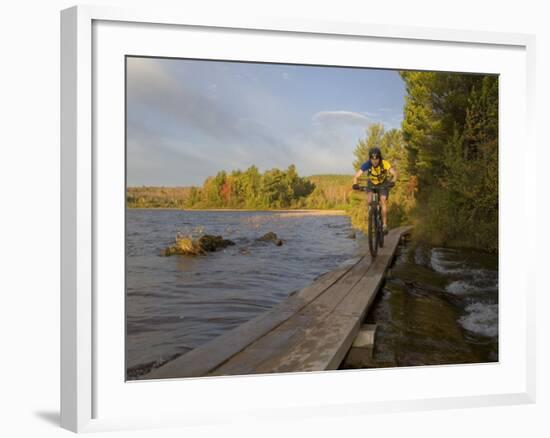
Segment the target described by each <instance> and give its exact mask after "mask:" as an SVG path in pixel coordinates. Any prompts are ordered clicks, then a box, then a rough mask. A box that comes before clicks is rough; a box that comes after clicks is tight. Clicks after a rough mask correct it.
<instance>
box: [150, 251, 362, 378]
mask: <svg viewBox="0 0 550 438" xmlns="http://www.w3.org/2000/svg"><path fill="white" fill-rule="evenodd" d="M363 259H364V257H361V258H358V259H357V260H358V263H359V264H360V263H361V262H362V261H363ZM356 266H357V263H356V264H354V265H349V266H348V265H346V266H343V267H341V268H338V269H336V270H334V271H331V272H328V273H326V274H324V275H322V276H321V277H319V278H318V279H317V280H316V281H315V282H314V283H312V284H310V285H308V286H306V287H305V288H303V289H301V290H300V291H299V292H297V293H295V294H292V295H291V296H290V297H289V298H287V299H286V300H285V301H283V302H282V303H280V304H278V305H277V306H275V307H274V308H273V309H271V310H270V311H268V312H266V313H264V314H262V315H260V316H258V317H256V318H254V319H252V320H250V321H248V322H246V323H244V324H242V325H240V326H238V327H236V328H235V329H233V330H231V331H229V332H227V333H225V334H223V335H221V336H219V337H217V338H215V339H213V340H212V341H210V342H208V343H206V344H205V345H203V346H201V347H198V348H195V349H193V350H191V351H190V352H188V353H186V354H184V355H182V356H180V357H178V358H176V359H174V360H172V361H170V362H168V363H166V364H164V365H163V366H161V367H159V368H157V369H154V370H152V371H151V372H150V373H148V374H147V375H145V376H144V378H145V379H165V378H176V377H197V376H203V375H205V374H207V373H208V372H209V371H210V370H212V369H214V368H216V367H217V366H219V365H220V364H222V363H223V362H225V361H226V360H228V359H229V358H230V357H232V356H233V355H235V354H236V353H238V352H239V351H241V350H242V349H243V348H245V347H246V346H248V345H250V344H251V343H252V342H254V341H255V340H256V339H258V338H260V337H261V336H263V335H264V334H266V333H268V332H269V331H271V330H273V329H274V328H275V327H277V326H278V325H280V324H281V323H283V322H284V321H286V320H287V319H288V318H290V317H291V316H292V315H294V314H295V313H296V312H298V311H300V309H302V308H303V307H305V306H306V305H307V304H309V303H310V302H311V301H312V300H314V299H315V298H317V297H318V296H319V295H320V294H322V293H323V292H324V291H325V290H326V289H327V288H329V287H330V286H332V285H333V284H334V283H336V282H337V281H338V280H339V279H340V278H341V277H343V276H345V275H346V274H347V273H348V272H350V271H352V270H353V269H354V268H355V269H357V268H356Z"/></svg>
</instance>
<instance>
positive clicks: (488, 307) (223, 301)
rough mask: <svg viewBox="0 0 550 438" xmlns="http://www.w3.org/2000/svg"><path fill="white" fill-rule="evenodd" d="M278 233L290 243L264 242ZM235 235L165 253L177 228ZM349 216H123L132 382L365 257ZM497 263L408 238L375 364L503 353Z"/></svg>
mask: <svg viewBox="0 0 550 438" xmlns="http://www.w3.org/2000/svg"><path fill="white" fill-rule="evenodd" d="M269 231H272V232H275V233H276V234H277V235H278V237H279V238H281V239H283V241H284V244H283V245H282V246H276V245H274V244H273V243H271V242H261V241H258V240H257V238H259V237H261V236H262V235H264V234H265V233H267V232H269ZM178 232H181V233H183V234H194V235H198V234H199V233H207V234H216V235H222V236H223V237H224V238H226V239H231V240H233V241H234V242H235V245H234V246H230V247H227V248H226V249H225V250H220V251H217V252H214V253H208V255H205V256H181V255H176V256H171V257H163V256H161V255H160V253H161V251H162V250H163V249H164V248H166V247H167V246H169V245H172V244H173V243H174V240H175V236H176V233H178ZM352 234H354V232H353V229H352V227H351V224H350V221H349V218H348V217H347V216H340V215H322V216H319V215H303V214H296V213H290V214H287V213H279V212H258V211H225V212H218V211H208V212H207V211H181V210H134V209H129V210H128V213H127V229H126V236H127V275H126V289H127V290H126V359H127V377H128V378H129V379H135V378H139V377H140V376H141V375H143V374H145V373H147V372H148V371H149V370H150V369H151V368H152V367H153V366H157V365H159V364H162V363H164V362H166V361H168V360H171V359H172V358H174V357H177V356H179V355H181V354H184V353H186V352H188V351H190V350H191V349H193V348H196V347H198V346H199V345H202V344H204V343H206V342H208V341H209V340H211V339H214V338H215V337H217V336H219V335H221V334H223V333H225V332H226V331H228V330H231V329H232V328H234V327H236V326H238V325H240V324H242V323H244V322H246V321H248V320H250V319H252V318H254V317H255V316H258V315H259V314H261V313H263V312H265V311H266V310H268V309H270V308H271V307H273V306H274V305H275V304H277V303H279V302H280V301H282V300H283V299H285V298H286V297H287V296H288V295H289V294H290V293H291V292H293V291H295V290H298V289H301V288H303V287H305V286H306V285H308V284H310V283H311V282H312V281H313V280H314V279H315V278H317V277H318V276H319V275H321V274H323V273H324V272H327V271H331V270H333V269H335V268H336V267H338V266H341V265H343V264H346V263H350V262H351V260H352V259H353V258H354V257H357V256H358V255H360V254H362V253H364V252H366V251H367V250H366V242H365V239H364V236H363V235H362V234H361V233H357V238H356V239H353V238H350V235H352ZM497 268H498V259H497V257H496V256H489V255H487V254H484V253H480V252H473V251H464V250H455V249H445V248H433V247H429V246H425V245H419V244H415V243H413V242H409V243H406V244H401V245H400V246H399V248H398V256H397V257H396V259H395V262H394V263H393V265H392V268H391V269H390V270H389V272H388V275H387V278H386V281H385V283H384V286H383V288H382V289H381V291H380V293H379V294H378V296H377V299H376V301H375V304H374V306H373V309H372V310H371V312H370V313H369V315H368V318H367V320H368V322H371V323H376V324H377V326H378V329H377V338H376V343H375V355H374V362H373V366H380V367H385V366H407V365H429V364H448V363H475V362H491V361H496V360H498V269H497Z"/></svg>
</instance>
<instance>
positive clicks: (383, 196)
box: [352, 147, 397, 234]
mask: <svg viewBox="0 0 550 438" xmlns="http://www.w3.org/2000/svg"><path fill="white" fill-rule="evenodd" d="M363 172H366V173H367V177H368V181H369V182H368V185H367V195H368V199H369V203H370V202H371V201H372V193H373V192H374V189H376V190H377V191H378V193H379V195H380V206H381V207H382V223H383V230H384V234H387V233H388V225H387V224H388V209H387V204H386V201H387V199H388V196H389V192H390V188H391V184H390V181H391V180H396V179H397V172H396V171H395V169H394V168H393V167H391V164H390V163H389V162H388V161H386V160H384V159H382V152H381V151H380V148H377V147H374V148H371V149H369V159H368V161H366V162H364V163H363V164H362V165H361V167H360V168H359V170H358V171H357V173H356V174H355V176H354V177H353V186H352V187H353V189H354V190H357V189H358V188H359V184H357V179H358V178H359V177H360V176H361V175H362V174H363Z"/></svg>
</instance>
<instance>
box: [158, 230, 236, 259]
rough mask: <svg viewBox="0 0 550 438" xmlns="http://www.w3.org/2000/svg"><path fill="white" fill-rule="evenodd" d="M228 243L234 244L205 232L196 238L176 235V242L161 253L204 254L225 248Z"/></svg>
mask: <svg viewBox="0 0 550 438" xmlns="http://www.w3.org/2000/svg"><path fill="white" fill-rule="evenodd" d="M230 245H235V243H234V242H233V241H231V240H228V239H224V238H223V237H222V236H213V235H210V234H205V235H204V236H201V237H199V238H198V239H192V238H191V237H185V236H181V235H177V236H176V243H175V244H174V245H172V246H169V247H168V248H165V249H164V250H163V251H162V253H161V254H162V255H164V256H171V255H174V254H181V255H204V254H206V253H207V252H214V251H217V250H218V249H220V248H226V247H228V246H230Z"/></svg>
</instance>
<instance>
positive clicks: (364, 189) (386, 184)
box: [351, 181, 395, 192]
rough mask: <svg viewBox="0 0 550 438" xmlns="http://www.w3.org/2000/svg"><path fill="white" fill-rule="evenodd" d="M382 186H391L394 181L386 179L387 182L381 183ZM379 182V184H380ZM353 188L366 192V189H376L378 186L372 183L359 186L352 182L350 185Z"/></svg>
mask: <svg viewBox="0 0 550 438" xmlns="http://www.w3.org/2000/svg"><path fill="white" fill-rule="evenodd" d="M382 184H383V186H384V187H386V188H390V189H391V188H392V187H394V186H395V181H388V182H387V183H382ZM382 184H381V185H382ZM351 188H352V189H353V190H357V191H358V192H366V191H368V190H376V189H377V188H380V187H378V186H376V185H374V184H367V185H366V186H360V185H359V184H354V185H352V186H351Z"/></svg>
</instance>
